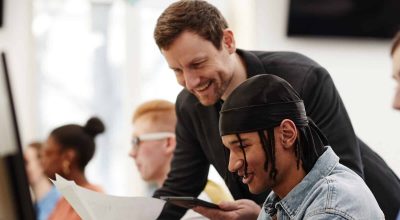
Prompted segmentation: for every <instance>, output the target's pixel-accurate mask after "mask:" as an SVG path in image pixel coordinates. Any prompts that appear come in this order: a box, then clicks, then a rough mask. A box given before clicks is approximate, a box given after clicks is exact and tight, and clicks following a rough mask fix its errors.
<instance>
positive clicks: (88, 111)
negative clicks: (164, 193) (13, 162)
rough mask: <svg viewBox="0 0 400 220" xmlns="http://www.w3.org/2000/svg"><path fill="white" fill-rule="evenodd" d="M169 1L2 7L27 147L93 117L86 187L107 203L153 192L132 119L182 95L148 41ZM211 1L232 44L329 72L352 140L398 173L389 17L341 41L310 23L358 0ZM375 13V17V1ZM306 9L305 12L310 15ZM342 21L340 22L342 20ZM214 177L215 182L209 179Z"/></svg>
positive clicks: (4, 42)
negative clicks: (101, 128) (134, 143)
mask: <svg viewBox="0 0 400 220" xmlns="http://www.w3.org/2000/svg"><path fill="white" fill-rule="evenodd" d="M171 2H173V1H170V0H3V17H2V18H3V21H2V26H1V28H0V49H1V50H2V51H5V53H6V54H7V56H8V57H7V58H8V65H9V73H10V75H11V80H12V86H13V92H14V96H15V97H14V98H15V102H16V109H17V116H18V122H19V126H20V129H21V136H22V143H23V144H24V145H27V144H28V143H29V142H32V141H35V140H44V139H46V138H47V135H48V133H49V131H50V130H52V129H53V128H55V127H57V126H60V125H62V124H65V123H78V124H81V125H83V124H84V123H85V122H86V120H87V119H88V118H89V117H90V116H92V115H97V116H99V117H100V118H101V119H102V120H103V121H104V123H105V125H106V133H105V134H103V135H100V136H99V137H98V138H97V151H96V154H95V157H94V159H93V160H92V162H91V163H90V164H89V166H88V168H87V170H86V172H87V176H88V178H89V181H90V182H92V183H97V184H100V185H102V186H103V187H104V189H105V191H106V192H107V193H109V194H113V195H124V196H134V195H135V196H138V195H139V196H140V195H142V196H147V195H149V187H148V186H147V185H146V184H144V182H143V181H142V180H141V178H140V175H139V174H138V172H137V170H136V167H135V164H134V162H133V160H132V159H131V158H130V157H128V151H129V149H130V147H131V144H130V140H131V131H132V126H131V120H132V119H131V117H132V112H133V110H134V109H135V107H136V106H137V105H138V104H139V103H141V102H143V101H147V100H149V99H153V98H162V99H167V100H170V101H173V102H174V101H175V98H176V95H177V94H178V93H179V91H180V90H181V87H180V86H178V84H177V83H176V82H175V76H174V73H173V72H172V71H171V70H170V69H169V68H168V66H167V64H166V62H165V60H164V59H163V57H162V56H161V53H160V51H159V50H158V48H157V46H156V45H155V43H154V40H153V29H154V26H155V23H156V19H157V18H158V16H159V15H160V14H161V12H162V11H163V10H164V9H165V8H166V7H167V6H168V5H169V4H170V3H171ZM210 2H211V3H212V4H214V5H215V6H217V7H218V8H219V9H220V10H221V11H222V13H223V14H224V15H225V17H226V18H227V20H228V23H229V24H230V27H231V28H232V29H233V31H234V33H235V37H236V44H237V47H239V48H243V49H254V50H274V51H275V50H284V51H296V52H300V53H303V54H305V55H307V56H309V57H311V58H312V59H314V60H315V61H317V62H318V63H320V64H321V65H322V66H324V67H325V68H326V69H327V70H328V71H329V72H330V73H331V76H332V78H333V80H334V82H335V83H336V86H337V89H338V90H339V93H340V94H341V96H342V99H343V101H344V103H345V105H346V107H347V110H348V113H349V115H350V118H351V120H352V122H353V126H354V129H355V131H356V133H357V134H358V136H359V137H360V138H361V139H363V140H364V141H365V142H366V143H367V144H369V146H370V147H371V148H373V149H374V150H375V151H376V152H378V153H379V154H380V155H381V156H382V157H383V158H384V159H385V160H386V162H387V163H388V164H389V165H390V166H391V167H392V168H393V170H394V171H395V172H396V173H397V175H400V163H399V162H398V156H399V155H400V148H399V144H400V141H399V138H398V137H397V135H399V134H398V132H399V131H400V113H399V112H396V111H395V110H393V109H392V108H391V104H392V99H393V95H394V88H395V83H394V81H393V80H392V78H391V74H392V73H391V62H390V61H391V58H390V55H389V50H390V44H391V41H390V37H391V36H390V35H391V29H390V28H389V29H388V28H386V29H385V27H386V26H385V25H384V24H383V23H377V24H376V23H374V21H380V22H381V21H391V19H393V18H390V17H384V18H382V17H381V16H380V14H377V15H376V17H374V16H372V18H375V20H372V21H371V20H365V19H362V18H363V17H361V19H359V20H361V21H365V23H364V24H359V23H354V25H364V26H365V27H375V29H376V31H378V32H379V33H382V34H381V35H377V34H376V32H373V31H374V30H373V28H370V29H372V30H370V32H368V31H366V32H364V33H360V32H357V33H353V32H352V31H349V30H353V29H352V28H351V27H347V26H346V28H347V29H345V30H342V31H343V32H342V33H340V31H341V30H338V32H326V31H325V32H320V33H314V32H312V31H311V32H310V31H309V30H314V29H313V28H310V24H309V23H307V19H311V20H314V21H317V20H316V19H317V17H315V16H317V15H322V16H325V17H322V19H321V20H320V22H324V21H325V22H326V21H327V20H328V21H331V20H332V18H335V16H337V14H332V12H334V11H336V12H339V14H342V15H343V14H346V13H348V12H349V11H351V10H352V9H353V8H354V7H355V6H356V5H357V4H358V3H357V2H360V1H352V0H347V1H346V0H341V1H339V2H340V4H339V3H337V4H336V5H337V6H340V7H339V8H332V7H330V5H329V3H328V1H327V0H320V1H315V0H314V1H307V2H308V3H309V4H311V3H313V4H311V6H314V7H303V8H300V9H298V8H294V7H295V6H296V5H295V4H292V5H291V4H290V1H289V0H280V1H276V0H247V1H243V0H219V1H210ZM310 2H311V3H310ZM318 2H319V3H321V2H322V3H323V4H318ZM365 2H368V1H365ZM369 2H370V3H371V2H374V1H369ZM379 2H381V3H385V1H379ZM389 2H390V1H389ZM386 3H387V2H386ZM389 4H391V3H389ZM290 6H292V10H289V9H290ZM303 6H304V4H303ZM309 6H310V5H309ZM371 7H372V8H375V9H377V8H378V9H379V7H377V5H374V4H372V3H371V5H370V6H369V8H371ZM387 8H392V9H393V8H395V7H387V6H386V9H387ZM386 9H385V10H386ZM382 10H383V9H382ZM382 10H380V12H382ZM290 11H291V12H292V14H291V15H290V16H289V12H290ZM306 12H312V13H311V15H309V16H308V17H307V13H306ZM315 12H318V13H315ZM383 12H385V13H383V14H388V13H387V12H386V11H384V10H383ZM302 13H303V14H302ZM304 14H306V15H304ZM299 16H300V17H299ZM301 16H305V17H301ZM360 16H361V15H360ZM397 16H398V15H397ZM369 18H371V16H370V15H369ZM324 19H325V20H324ZM348 19H350V17H345V19H344V20H343V21H344V22H345V23H349V20H348ZM397 19H398V18H397ZM339 20H340V19H339ZM294 21H304V22H303V23H301V24H297V25H296V24H295V23H293V22H294ZM318 21H319V20H318ZM343 21H342V22H343ZM398 21H399V20H397V22H398ZM373 23H374V25H372V24H373ZM289 24H290V25H294V26H290V27H291V28H289ZM325 24H326V25H325V26H327V25H328V27H329V25H333V24H331V23H325ZM323 26H324V23H322V27H323ZM340 26H343V25H339V27H340ZM293 27H294V28H293ZM295 27H305V29H303V30H301V29H300V30H299V29H296V28H295ZM307 27H309V28H308V29H307ZM379 27H380V28H381V29H379ZM328 29H329V28H328ZM339 29H340V28H339ZM288 33H289V34H290V35H289V36H288ZM210 178H211V179H214V180H216V181H217V182H221V181H222V180H220V179H219V177H218V175H217V174H216V172H215V171H212V172H211V173H210Z"/></svg>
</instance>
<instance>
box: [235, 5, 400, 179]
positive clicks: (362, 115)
mask: <svg viewBox="0 0 400 220" xmlns="http://www.w3.org/2000/svg"><path fill="white" fill-rule="evenodd" d="M288 2H289V1H288V0H282V1H276V0H253V1H246V4H245V3H243V1H239V0H236V1H234V5H235V6H232V9H233V10H235V12H233V13H232V14H231V15H233V14H234V16H230V17H228V19H229V21H235V22H238V23H234V25H232V28H233V29H234V32H235V33H236V38H237V45H238V46H239V47H241V48H245V49H257V50H290V51H296V52H300V53H303V54H305V55H307V56H309V57H311V58H312V59H314V60H316V61H317V62H318V63H320V64H321V65H322V66H324V67H325V68H326V69H327V70H328V71H329V72H330V73H331V75H332V78H333V80H334V82H335V84H336V87H337V89H338V90H339V93H340V94H341V96H342V99H343V101H344V103H345V105H346V108H347V111H348V113H349V115H350V118H351V120H352V122H353V126H354V129H355V131H356V133H357V134H358V136H359V137H360V138H361V139H363V140H364V141H365V142H366V143H367V144H368V145H369V146H370V147H371V148H372V149H374V150H375V151H376V152H378V153H379V154H380V155H381V156H382V157H383V158H384V159H385V160H386V162H387V163H388V164H389V165H390V166H391V167H392V169H393V170H394V171H395V172H396V173H397V175H400V163H398V161H397V160H398V159H397V157H398V155H400V148H399V147H398V146H399V144H400V141H399V139H398V137H397V135H399V134H398V132H399V131H400V112H396V111H395V110H393V109H392V108H391V104H392V103H391V102H392V98H393V95H394V86H395V84H394V82H393V80H392V79H391V63H390V56H389V48H390V41H389V40H376V39H344V38H342V39H339V38H336V39H335V38H311V37H308V38H288V37H287V36H286V27H287V13H288V6H289V4H288ZM244 4H245V5H244ZM241 8H242V9H243V8H246V10H241ZM252 11H253V13H251V12H252ZM246 12H248V13H246ZM254 12H255V13H254ZM249 33H250V34H249ZM251 33H253V34H251Z"/></svg>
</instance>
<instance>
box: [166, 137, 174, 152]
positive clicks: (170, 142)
mask: <svg viewBox="0 0 400 220" xmlns="http://www.w3.org/2000/svg"><path fill="white" fill-rule="evenodd" d="M175 147H176V138H175V137H169V138H167V140H166V153H167V154H173V153H174V151H175Z"/></svg>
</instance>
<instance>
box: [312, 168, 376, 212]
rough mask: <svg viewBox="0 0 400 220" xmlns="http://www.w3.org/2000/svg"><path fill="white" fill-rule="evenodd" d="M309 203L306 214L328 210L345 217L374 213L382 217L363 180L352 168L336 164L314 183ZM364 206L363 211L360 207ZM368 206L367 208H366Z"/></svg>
mask: <svg viewBox="0 0 400 220" xmlns="http://www.w3.org/2000/svg"><path fill="white" fill-rule="evenodd" d="M315 186H316V187H317V189H315V188H314V189H313V190H311V191H312V193H311V194H310V195H312V194H314V196H315V197H314V199H312V200H313V202H312V204H310V205H309V206H308V210H307V213H306V215H305V217H308V218H310V217H311V216H314V215H321V214H330V215H339V216H342V217H344V218H345V219H354V218H355V219H359V218H360V217H361V216H375V217H377V219H381V218H380V217H381V215H382V212H381V210H380V208H379V205H378V203H377V202H376V200H375V198H374V196H373V195H372V193H371V191H370V190H369V188H368V187H367V185H366V184H365V183H364V181H363V180H362V179H361V178H360V177H359V176H358V175H357V174H355V173H354V172H353V171H351V170H350V169H348V168H347V167H344V166H343V165H341V164H339V165H338V166H336V168H335V169H334V170H333V171H332V173H331V174H330V175H328V176H326V177H324V178H322V179H321V180H320V181H319V184H318V183H317V184H316V185H315ZM363 210H365V211H363ZM366 210H368V211H366Z"/></svg>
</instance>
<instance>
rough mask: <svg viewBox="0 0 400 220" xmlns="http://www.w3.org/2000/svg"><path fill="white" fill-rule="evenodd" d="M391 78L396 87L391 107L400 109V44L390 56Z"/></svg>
mask: <svg viewBox="0 0 400 220" xmlns="http://www.w3.org/2000/svg"><path fill="white" fill-rule="evenodd" d="M392 66H393V79H394V80H395V81H396V83H397V88H396V92H395V96H394V100H393V108H395V109H398V110H400V46H397V49H396V50H395V51H394V53H393V57H392Z"/></svg>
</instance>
